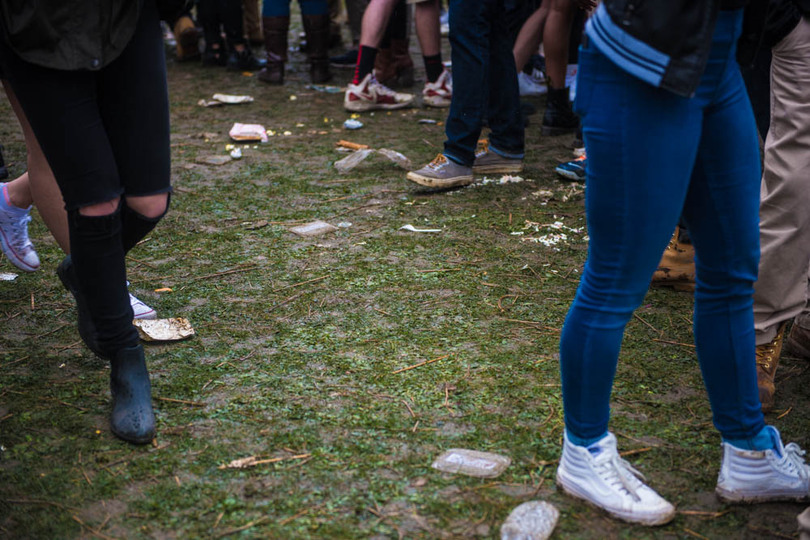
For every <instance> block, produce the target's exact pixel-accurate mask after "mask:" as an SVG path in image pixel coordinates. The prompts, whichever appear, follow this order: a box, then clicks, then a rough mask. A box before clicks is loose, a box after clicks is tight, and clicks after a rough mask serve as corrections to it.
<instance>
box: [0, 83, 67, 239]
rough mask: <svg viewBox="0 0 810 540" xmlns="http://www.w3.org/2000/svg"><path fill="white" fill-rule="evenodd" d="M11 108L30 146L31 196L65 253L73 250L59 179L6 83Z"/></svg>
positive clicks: (28, 174) (27, 146) (26, 142)
mask: <svg viewBox="0 0 810 540" xmlns="http://www.w3.org/2000/svg"><path fill="white" fill-rule="evenodd" d="M3 87H4V88H5V90H6V95H7V96H8V100H9V102H11V107H12V108H13V109H14V113H15V114H16V115H17V120H19V122H20V126H21V127H22V130H23V136H24V137H25V146H26V148H27V149H28V172H27V177H28V185H29V190H30V196H31V197H32V200H33V202H34V205H35V206H36V207H37V211H39V215H40V216H42V221H44V222H45V226H46V227H48V230H49V231H51V234H52V235H53V237H54V239H55V240H56V243H57V244H59V247H60V248H62V251H64V252H65V253H68V254H69V253H70V239H69V238H68V224H67V213H66V212H65V203H64V201H63V200H62V192H61V191H59V186H58V185H57V184H56V178H54V176H53V172H52V171H51V167H50V165H48V161H47V160H46V159H45V154H43V153H42V149H41V148H40V147H39V142H37V138H36V137H35V136H34V132H33V131H32V130H31V125H30V124H29V123H28V119H27V118H26V117H25V113H23V110H22V107H21V106H20V102H19V101H17V96H16V95H15V94H14V91H13V90H12V89H11V86H10V85H8V84H4V85H3Z"/></svg>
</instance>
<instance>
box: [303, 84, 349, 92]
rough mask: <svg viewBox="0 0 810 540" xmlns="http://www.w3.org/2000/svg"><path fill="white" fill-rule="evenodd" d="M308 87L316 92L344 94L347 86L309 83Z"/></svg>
mask: <svg viewBox="0 0 810 540" xmlns="http://www.w3.org/2000/svg"><path fill="white" fill-rule="evenodd" d="M306 88H308V89H310V90H315V91H316V92H326V93H327V94H342V93H343V92H344V90H345V88H341V87H340V86H331V85H324V84H308V85H307V86H306Z"/></svg>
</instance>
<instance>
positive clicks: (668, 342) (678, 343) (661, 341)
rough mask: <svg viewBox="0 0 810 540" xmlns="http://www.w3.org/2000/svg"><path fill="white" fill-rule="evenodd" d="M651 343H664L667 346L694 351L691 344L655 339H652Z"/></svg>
mask: <svg viewBox="0 0 810 540" xmlns="http://www.w3.org/2000/svg"><path fill="white" fill-rule="evenodd" d="M653 341H657V342H658V343H666V344H667V345H680V346H681V347H689V348H690V349H694V348H695V346H694V345H692V344H691V343H681V342H680V341H669V340H667V339H657V338H653Z"/></svg>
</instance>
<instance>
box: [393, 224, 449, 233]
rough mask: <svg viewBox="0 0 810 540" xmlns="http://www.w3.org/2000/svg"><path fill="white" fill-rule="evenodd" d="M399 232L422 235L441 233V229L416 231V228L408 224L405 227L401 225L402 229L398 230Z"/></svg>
mask: <svg viewBox="0 0 810 540" xmlns="http://www.w3.org/2000/svg"><path fill="white" fill-rule="evenodd" d="M399 230H400V231H411V232H424V233H437V232H442V230H441V229H417V228H416V227H414V226H413V225H411V224H410V223H408V224H407V225H403V226H402V227H400V228H399Z"/></svg>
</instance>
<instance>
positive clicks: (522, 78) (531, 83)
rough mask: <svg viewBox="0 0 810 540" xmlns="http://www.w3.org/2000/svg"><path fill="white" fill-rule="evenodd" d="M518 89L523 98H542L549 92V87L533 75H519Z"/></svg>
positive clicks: (521, 73)
mask: <svg viewBox="0 0 810 540" xmlns="http://www.w3.org/2000/svg"><path fill="white" fill-rule="evenodd" d="M518 88H519V90H520V95H521V96H542V95H543V94H545V93H547V92H548V87H547V86H546V85H545V84H543V83H542V82H541V81H539V80H537V79H535V78H534V77H532V76H531V75H528V74H526V73H523V72H522V71H521V72H520V73H518Z"/></svg>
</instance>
